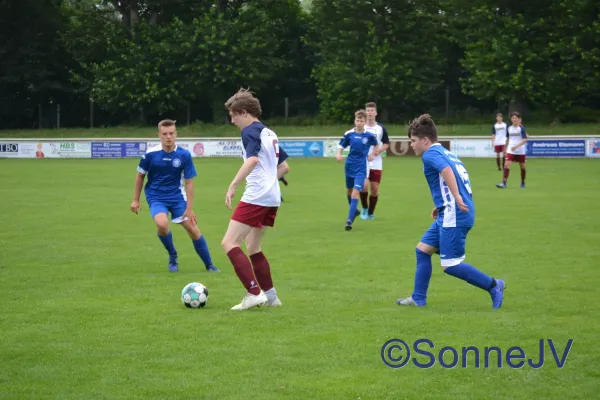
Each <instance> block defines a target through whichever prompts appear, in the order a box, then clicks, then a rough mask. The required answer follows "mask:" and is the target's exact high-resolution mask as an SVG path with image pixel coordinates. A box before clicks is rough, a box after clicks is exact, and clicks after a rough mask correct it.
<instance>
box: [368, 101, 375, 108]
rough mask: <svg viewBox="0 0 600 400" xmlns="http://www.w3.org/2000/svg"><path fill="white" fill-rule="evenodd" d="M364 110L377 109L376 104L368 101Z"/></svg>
mask: <svg viewBox="0 0 600 400" xmlns="http://www.w3.org/2000/svg"><path fill="white" fill-rule="evenodd" d="M365 108H374V109H377V104H375V102H373V101H370V102H368V103H367V104H365Z"/></svg>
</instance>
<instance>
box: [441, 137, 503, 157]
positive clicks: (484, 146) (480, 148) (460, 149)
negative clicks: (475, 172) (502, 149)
mask: <svg viewBox="0 0 600 400" xmlns="http://www.w3.org/2000/svg"><path fill="white" fill-rule="evenodd" d="M450 151H451V152H452V153H454V154H455V155H456V156H457V157H465V158H468V157H477V158H487V157H496V153H494V147H493V146H492V140H491V139H490V140H487V139H456V140H452V141H451V142H450Z"/></svg>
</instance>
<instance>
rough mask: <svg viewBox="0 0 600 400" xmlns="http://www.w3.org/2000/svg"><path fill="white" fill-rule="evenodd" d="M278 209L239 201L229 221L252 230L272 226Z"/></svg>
mask: <svg viewBox="0 0 600 400" xmlns="http://www.w3.org/2000/svg"><path fill="white" fill-rule="evenodd" d="M278 208H279V207H265V206H257V205H256V204H248V203H244V202H243V201H240V202H239V203H238V205H237V207H236V208H235V210H234V211H233V215H232V216H231V219H232V220H234V221H237V222H241V223H242V224H245V225H249V226H251V227H254V228H262V227H263V226H274V225H275V217H277V209H278Z"/></svg>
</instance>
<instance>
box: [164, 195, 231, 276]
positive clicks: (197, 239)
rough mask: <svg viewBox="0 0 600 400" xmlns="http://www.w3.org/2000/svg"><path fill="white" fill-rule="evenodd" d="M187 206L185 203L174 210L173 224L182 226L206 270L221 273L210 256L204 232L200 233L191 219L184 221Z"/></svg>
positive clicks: (172, 213) (172, 211) (172, 212)
mask: <svg viewBox="0 0 600 400" xmlns="http://www.w3.org/2000/svg"><path fill="white" fill-rule="evenodd" d="M185 206H186V203H185V202H183V205H181V204H180V205H177V207H173V208H172V210H171V215H172V216H173V223H175V224H181V226H182V227H183V228H184V229H185V231H186V232H187V234H188V236H189V237H190V239H192V243H193V244H194V249H195V250H196V253H197V254H198V255H199V256H200V259H201V260H202V262H203V263H204V268H206V270H207V271H209V272H220V271H219V269H218V268H217V267H215V266H214V265H213V262H212V257H211V256H210V250H209V249H208V243H206V239H205V238H204V235H203V234H202V232H200V228H198V225H193V224H192V221H190V220H189V219H185V220H183V214H184V212H185ZM182 208H183V209H182Z"/></svg>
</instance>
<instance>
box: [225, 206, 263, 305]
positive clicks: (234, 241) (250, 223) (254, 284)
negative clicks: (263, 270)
mask: <svg viewBox="0 0 600 400" xmlns="http://www.w3.org/2000/svg"><path fill="white" fill-rule="evenodd" d="M264 209H265V207H260V206H256V205H252V204H247V203H244V202H240V203H238V205H237V207H236V209H235V211H234V212H233V215H232V217H231V221H229V227H228V228H227V232H226V233H225V236H224V237H223V240H222V242H221V247H223V250H224V251H225V253H226V254H227V257H228V258H229V261H230V262H231V264H232V265H233V269H234V270H235V273H236V275H237V276H238V279H239V280H240V282H241V283H242V285H243V286H244V287H245V288H246V290H247V291H248V293H247V294H246V296H244V298H243V299H242V302H241V303H240V304H238V305H235V306H233V307H232V308H231V309H232V310H246V309H248V308H251V307H255V306H261V305H262V304H265V303H266V302H267V296H266V295H265V293H264V292H263V291H262V290H261V288H260V286H259V284H258V280H257V279H256V276H255V275H254V270H253V268H252V263H251V262H250V259H249V258H248V257H247V256H246V254H244V252H243V251H242V249H241V245H242V243H243V242H244V241H245V240H246V238H247V237H248V235H249V233H250V231H252V228H261V225H260V222H261V221H262V219H263V218H264V213H265V212H264Z"/></svg>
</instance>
